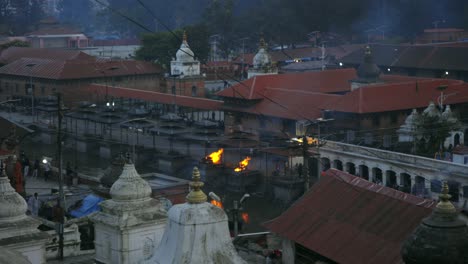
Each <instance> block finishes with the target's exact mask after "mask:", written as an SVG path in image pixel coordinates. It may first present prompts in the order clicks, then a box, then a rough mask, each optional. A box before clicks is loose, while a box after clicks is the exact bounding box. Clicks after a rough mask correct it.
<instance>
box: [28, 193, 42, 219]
mask: <svg viewBox="0 0 468 264" xmlns="http://www.w3.org/2000/svg"><path fill="white" fill-rule="evenodd" d="M40 202H41V201H40V200H39V197H38V194H37V193H34V195H33V196H31V197H29V200H28V209H29V211H30V212H31V215H33V216H38V214H39V207H40V206H41V204H40Z"/></svg>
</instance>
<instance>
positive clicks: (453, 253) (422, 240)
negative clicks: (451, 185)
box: [401, 182, 468, 264]
mask: <svg viewBox="0 0 468 264" xmlns="http://www.w3.org/2000/svg"><path fill="white" fill-rule="evenodd" d="M439 197H440V202H439V203H438V204H437V206H436V208H435V209H434V211H433V212H432V214H431V215H430V216H429V217H427V218H425V219H423V221H422V223H421V224H420V225H419V226H418V227H417V228H416V230H415V231H414V232H413V233H412V234H411V235H410V236H409V237H408V238H407V239H406V241H405V242H404V243H403V247H402V250H401V254H402V258H403V260H404V262H405V263H406V264H432V263H433V264H436V263H450V264H462V263H468V251H467V250H466V249H467V248H468V227H467V225H466V223H465V222H464V221H463V220H462V219H460V217H459V215H458V212H457V210H456V209H455V207H454V206H453V204H452V203H451V202H450V201H449V199H450V195H449V194H448V185H447V183H446V182H445V183H444V185H443V188H442V194H441V195H440V196H439Z"/></svg>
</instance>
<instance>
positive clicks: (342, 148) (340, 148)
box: [320, 141, 468, 178]
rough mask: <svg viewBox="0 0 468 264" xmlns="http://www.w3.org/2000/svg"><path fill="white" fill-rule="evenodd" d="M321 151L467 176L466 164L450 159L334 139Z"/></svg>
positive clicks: (467, 166)
mask: <svg viewBox="0 0 468 264" xmlns="http://www.w3.org/2000/svg"><path fill="white" fill-rule="evenodd" d="M320 150H321V151H330V152H338V153H342V154H345V155H348V156H356V158H358V157H361V158H363V159H365V158H366V157H368V158H369V159H374V160H375V159H377V160H380V161H382V162H386V163H390V164H392V163H395V164H400V165H408V166H412V167H418V168H421V169H423V170H428V169H429V170H433V171H438V172H439V173H441V174H442V175H445V176H455V177H466V178H468V165H463V164H458V163H453V162H450V161H443V160H436V159H430V158H426V157H421V156H415V155H409V154H404V153H399V152H393V151H387V150H381V149H375V148H368V147H363V146H357V145H351V144H346V143H341V142H335V141H326V142H325V144H324V146H322V147H321V148H320Z"/></svg>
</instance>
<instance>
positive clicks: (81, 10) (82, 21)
mask: <svg viewBox="0 0 468 264" xmlns="http://www.w3.org/2000/svg"><path fill="white" fill-rule="evenodd" d="M58 9H59V11H60V20H61V21H63V22H65V23H70V24H74V25H79V26H80V27H83V28H89V27H91V26H92V25H93V23H92V21H93V18H94V16H93V6H92V4H91V0H81V1H76V0H60V2H59V4H58ZM90 22H91V23H90Z"/></svg>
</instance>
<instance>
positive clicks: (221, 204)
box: [211, 200, 223, 209]
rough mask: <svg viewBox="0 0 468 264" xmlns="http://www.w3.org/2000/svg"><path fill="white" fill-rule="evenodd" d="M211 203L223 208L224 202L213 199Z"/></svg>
mask: <svg viewBox="0 0 468 264" xmlns="http://www.w3.org/2000/svg"><path fill="white" fill-rule="evenodd" d="M211 204H212V205H214V206H216V207H219V208H221V209H223V203H222V202H218V201H216V200H211Z"/></svg>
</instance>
